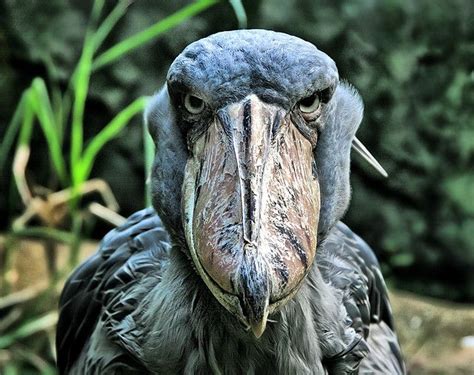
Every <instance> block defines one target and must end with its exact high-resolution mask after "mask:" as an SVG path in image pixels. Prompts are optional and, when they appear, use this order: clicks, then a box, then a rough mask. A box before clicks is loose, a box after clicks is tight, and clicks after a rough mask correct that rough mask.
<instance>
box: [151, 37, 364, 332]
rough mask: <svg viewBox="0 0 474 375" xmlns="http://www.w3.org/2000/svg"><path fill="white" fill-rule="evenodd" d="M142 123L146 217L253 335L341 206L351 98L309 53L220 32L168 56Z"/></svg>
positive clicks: (292, 44)
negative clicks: (148, 171) (147, 163)
mask: <svg viewBox="0 0 474 375" xmlns="http://www.w3.org/2000/svg"><path fill="white" fill-rule="evenodd" d="M145 119H146V121H147V122H148V126H149V130H150V132H151V134H152V136H153V138H154V140H155V144H156V147H157V153H156V158H155V163H154V166H153V172H152V194H153V204H154V207H155V209H156V210H157V212H158V213H159V214H160V216H161V217H162V219H163V221H164V222H165V224H166V226H167V228H168V230H169V231H170V232H171V234H172V236H173V237H174V239H175V241H178V242H181V243H182V244H183V245H184V246H183V247H184V248H185V249H186V250H185V251H186V252H187V253H188V255H189V257H190V258H191V259H192V262H193V264H194V267H195V269H196V270H197V273H198V274H199V276H200V277H201V278H202V280H203V281H204V283H205V284H206V286H207V287H208V288H209V290H210V291H211V292H212V294H213V295H214V297H215V298H216V299H217V300H218V301H219V303H220V304H222V305H223V306H224V307H225V308H226V309H227V310H228V311H230V312H231V313H232V314H234V315H235V316H236V317H237V318H238V319H239V320H240V321H241V322H242V323H244V325H245V326H246V327H248V328H251V329H252V331H253V332H254V334H255V336H257V337H260V336H261V335H262V333H263V332H264V330H265V327H266V322H267V317H268V315H269V314H272V313H273V312H275V311H277V310H278V309H279V308H281V307H282V306H283V305H284V304H285V303H286V302H287V301H288V300H290V299H291V298H292V297H293V296H294V295H295V293H296V292H297V291H298V289H299V287H300V286H301V285H302V282H303V280H304V279H305V276H306V275H307V273H308V272H309V271H310V269H311V267H312V264H313V261H314V259H315V254H316V251H317V248H318V243H320V241H321V240H322V239H323V238H324V237H325V235H326V234H327V232H328V231H329V230H330V229H331V228H332V226H333V225H334V224H335V223H336V222H337V221H338V220H339V219H340V218H341V216H342V215H343V213H344V212H345V210H346V208H347V206H348V203H349V196H350V187H349V166H350V149H351V145H352V144H353V142H355V132H356V130H357V127H358V126H359V124H360V121H361V119H362V102H361V100H360V98H359V96H358V95H357V93H356V92H355V90H354V89H352V88H351V87H350V86H349V85H347V84H343V83H340V82H339V78H338V71H337V68H336V65H335V63H334V61H333V60H332V59H331V58H330V57H329V56H327V55H326V54H325V53H323V52H321V51H319V50H318V49H317V48H316V47H315V46H314V45H312V44H311V43H309V42H306V41H304V40H302V39H299V38H296V37H293V36H290V35H286V34H282V33H276V32H272V31H265V30H242V31H230V32H222V33H218V34H215V35H212V36H209V37H207V38H204V39H201V40H199V41H197V42H194V43H192V44H191V45H189V46H188V47H187V48H186V49H185V50H184V51H183V52H182V53H181V54H180V55H179V56H178V57H177V58H176V60H175V61H174V62H173V64H172V65H171V67H170V69H169V72H168V75H167V82H166V84H165V85H164V87H163V88H162V89H161V91H159V92H158V93H157V94H156V95H155V96H154V97H153V99H152V100H151V101H150V104H149V105H148V108H147V110H146V113H145ZM357 146H358V148H359V151H360V150H362V152H365V150H364V149H363V146H362V145H361V144H358V143H357ZM366 156H367V157H368V158H370V156H369V154H366Z"/></svg>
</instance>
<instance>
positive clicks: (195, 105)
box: [184, 94, 204, 115]
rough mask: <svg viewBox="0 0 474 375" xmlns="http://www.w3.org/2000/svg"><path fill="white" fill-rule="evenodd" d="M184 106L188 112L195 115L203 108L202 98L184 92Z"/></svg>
mask: <svg viewBox="0 0 474 375" xmlns="http://www.w3.org/2000/svg"><path fill="white" fill-rule="evenodd" d="M184 108H186V110H187V111H188V112H189V113H192V114H193V115H197V114H198V113H201V112H202V111H203V110H204V100H202V99H201V98H199V97H197V96H195V95H191V94H186V96H185V97H184Z"/></svg>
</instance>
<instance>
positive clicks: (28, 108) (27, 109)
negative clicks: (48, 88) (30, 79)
mask: <svg viewBox="0 0 474 375" xmlns="http://www.w3.org/2000/svg"><path fill="white" fill-rule="evenodd" d="M33 96H34V92H33V89H32V88H31V87H30V88H29V89H28V90H27V91H26V96H25V99H26V100H25V106H24V109H23V119H22V120H23V121H22V123H21V130H20V135H19V136H18V147H20V146H24V145H28V146H29V145H30V140H31V133H32V132H33V121H34V106H33V104H32V103H33Z"/></svg>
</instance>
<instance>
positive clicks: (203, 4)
mask: <svg viewBox="0 0 474 375" xmlns="http://www.w3.org/2000/svg"><path fill="white" fill-rule="evenodd" d="M217 2H218V0H200V1H197V2H195V3H193V4H190V5H188V6H186V7H184V8H182V9H180V10H179V11H177V12H176V13H173V14H172V15H170V16H168V17H166V18H164V19H163V20H161V21H159V22H157V23H155V24H154V25H152V26H150V27H148V28H147V29H145V30H143V31H141V32H139V33H137V34H135V35H132V36H131V37H129V38H127V39H125V40H123V41H122V42H120V43H118V44H116V45H115V46H113V47H112V48H110V49H108V50H107V51H105V52H104V53H102V54H101V55H100V56H99V57H97V59H96V60H95V61H94V64H93V69H94V70H97V69H100V68H102V67H104V66H105V65H108V64H110V63H112V62H114V61H115V60H117V59H119V58H120V57H122V56H123V55H125V54H127V53H129V52H130V51H132V50H134V49H135V48H138V47H141V46H143V45H145V44H146V43H148V42H150V41H151V40H153V39H155V38H157V37H158V36H160V35H161V34H163V33H164V32H166V31H168V30H170V29H171V28H173V27H175V26H177V25H179V24H181V23H182V22H184V21H185V20H187V19H188V18H190V17H192V16H194V15H196V14H198V13H200V12H202V11H203V10H205V9H207V8H209V7H210V6H212V5H214V4H216V3H217Z"/></svg>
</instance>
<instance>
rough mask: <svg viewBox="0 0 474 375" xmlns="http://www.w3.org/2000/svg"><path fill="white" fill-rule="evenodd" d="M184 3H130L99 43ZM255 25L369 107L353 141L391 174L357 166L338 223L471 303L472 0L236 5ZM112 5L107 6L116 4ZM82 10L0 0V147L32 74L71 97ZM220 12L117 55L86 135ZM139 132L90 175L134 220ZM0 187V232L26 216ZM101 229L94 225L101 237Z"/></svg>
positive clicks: (39, 155) (210, 26)
mask: <svg viewBox="0 0 474 375" xmlns="http://www.w3.org/2000/svg"><path fill="white" fill-rule="evenodd" d="M188 3H189V1H152V0H140V1H136V2H135V3H133V4H132V5H131V6H130V8H129V10H128V12H127V14H126V15H125V17H124V18H123V20H122V21H121V22H120V23H119V25H118V27H117V28H116V29H114V30H115V31H114V32H113V34H112V36H111V37H110V38H109V39H108V40H107V42H106V46H107V45H109V46H110V45H113V44H114V43H116V42H117V41H119V40H122V39H123V38H125V37H126V36H129V35H132V34H134V33H136V32H138V31H140V30H143V29H144V28H145V27H147V26H148V25H151V24H152V23H154V22H156V21H157V20H159V19H161V18H163V17H164V16H166V15H168V14H170V13H172V12H173V11H175V10H178V9H180V8H181V7H182V6H183V5H185V4H188ZM243 3H244V6H245V8H246V10H247V13H248V17H249V25H248V26H249V28H268V29H273V30H277V31H283V32H287V33H290V34H294V35H296V36H299V37H302V38H304V39H307V40H309V41H311V42H313V43H314V44H316V45H317V46H318V48H320V49H321V50H323V51H324V52H326V53H327V54H329V55H330V56H331V57H332V58H333V59H334V60H335V61H336V63H337V65H338V67H339V72H340V76H341V77H342V78H343V79H346V80H347V81H349V82H351V83H352V84H353V85H354V86H355V87H356V88H357V89H358V90H359V92H360V94H361V96H362V97H363V99H364V102H365V117H364V120H363V123H362V126H361V128H360V130H359V133H358V137H359V138H360V139H361V140H362V141H363V142H364V143H365V145H366V146H367V147H368V148H369V149H370V150H371V152H372V153H373V154H374V155H375V156H376V157H377V158H378V160H379V161H380V162H381V164H382V165H384V167H385V168H386V169H387V171H388V172H389V174H390V177H389V178H388V179H383V178H381V177H379V176H377V175H376V174H375V172H373V171H372V170H371V168H370V167H369V166H368V165H367V164H365V162H364V161H362V160H361V159H360V158H358V157H357V156H354V163H353V173H352V183H353V199H352V205H351V207H350V209H349V211H348V213H347V215H346V217H345V221H346V222H347V223H348V224H349V225H350V226H351V227H352V229H353V230H355V231H356V232H357V233H358V234H360V235H361V236H362V237H363V238H364V239H365V240H366V241H367V242H368V243H369V244H370V245H371V246H372V247H373V248H374V249H375V252H376V253H377V255H378V257H379V259H380V260H381V263H382V266H383V271H384V273H385V275H386V277H387V279H388V281H389V283H390V284H391V285H392V286H394V287H396V288H401V289H405V290H410V291H415V292H417V293H420V294H425V295H430V296H435V297H442V298H446V299H450V300H456V301H462V302H474V245H473V237H474V173H473V171H472V169H473V167H474V109H473V108H474V73H473V70H474V21H473V20H474V2H472V1H471V0H456V1H449V2H448V1H441V0H434V1H433V0H419V1H403V0H385V1H376V0H360V1H357V2H354V1H349V0H347V1H342V0H337V1H329V0H327V1H309V0H293V1H290V0H287V1H277V0H261V1H244V2H243ZM112 5H113V3H112V2H110V4H109V3H108V7H109V8H111V7H112ZM90 8H91V2H90V1H79V0H76V1H72V0H71V1H63V0H50V1H45V0H44V1H34V0H31V1H13V0H0V137H2V135H3V134H4V132H5V129H6V127H7V124H8V122H9V120H10V118H11V115H12V113H13V110H14V109H15V107H16V104H17V102H18V100H19V97H20V95H21V93H22V91H23V90H24V89H25V88H26V87H28V86H29V85H30V84H31V81H32V79H33V78H34V77H36V76H41V77H44V78H45V79H46V80H47V82H49V83H52V82H54V83H58V84H59V85H60V86H61V87H62V88H65V85H66V82H67V81H68V79H69V76H70V74H71V72H72V70H73V68H74V66H75V64H76V62H77V59H78V57H79V55H80V52H81V46H82V42H83V38H84V32H85V26H86V21H87V19H88V16H89V12H90ZM237 26H238V25H237V21H236V18H235V15H234V13H233V11H232V10H231V7H230V5H229V4H228V3H226V2H222V3H220V4H218V5H216V6H214V7H212V8H211V9H209V10H207V11H205V12H204V13H202V14H201V15H199V16H197V17H194V18H193V19H191V20H189V21H187V22H186V23H184V24H182V25H181V26H179V27H178V28H176V29H174V30H172V31H171V32H168V33H167V34H166V36H165V37H163V38H161V39H159V40H158V41H157V42H154V43H150V44H148V45H147V46H146V47H142V48H140V49H139V50H137V51H134V52H133V53H131V54H129V55H127V56H125V57H124V58H122V59H121V60H120V61H118V62H116V63H114V64H112V65H110V66H108V67H107V68H105V69H104V70H101V71H99V72H98V73H97V74H95V75H94V76H93V79H92V81H91V90H90V93H89V97H88V102H87V108H86V121H85V123H86V135H87V136H88V137H90V136H92V135H93V134H95V133H97V131H98V130H99V129H100V128H101V126H103V124H105V123H107V121H108V120H109V119H110V118H112V117H113V115H114V114H116V113H117V112H118V111H119V110H120V109H121V108H123V107H124V106H125V105H127V104H128V103H130V102H131V101H132V100H133V99H134V98H136V97H138V96H141V95H151V94H153V92H154V91H155V90H157V89H158V88H159V87H160V85H161V84H162V83H163V77H164V75H165V73H166V70H167V68H168V66H169V64H170V62H171V61H172V60H173V59H174V57H176V55H177V54H178V53H179V52H180V51H181V50H182V49H183V48H184V47H185V46H186V45H187V44H189V43H190V42H192V41H194V40H196V39H199V38H201V37H204V36H207V35H209V34H211V33H214V32H217V31H221V30H229V29H235V28H237ZM33 145H34V147H33V148H32V152H33V157H32V158H31V161H30V164H29V178H30V179H31V180H32V181H35V182H36V183H39V184H43V185H47V182H48V178H49V177H50V176H49V175H48V171H49V170H50V169H49V167H48V165H49V159H48V152H47V148H46V145H45V142H44V138H43V136H42V134H41V133H40V132H39V131H37V132H35V133H34V140H33ZM142 150H143V146H142V127H141V122H140V119H139V118H136V119H135V120H134V121H133V122H132V124H130V126H128V127H127V128H126V130H125V131H124V132H123V135H122V136H121V137H120V138H118V139H117V140H115V141H113V142H112V143H110V144H109V145H108V146H107V147H106V148H105V150H104V151H103V152H102V154H101V156H100V157H99V159H98V162H97V163H96V166H95V169H94V171H93V176H100V177H102V178H104V179H105V180H106V181H108V182H109V183H110V185H111V186H112V190H113V191H114V193H115V195H116V196H117V199H118V201H119V203H120V206H121V214H122V215H125V216H126V215H129V214H130V213H132V212H133V211H135V210H138V209H140V208H142V207H143V206H144V204H145V203H144V179H145V178H144V176H145V173H144V167H143V151H142ZM3 176H4V177H3V179H2V180H1V181H0V191H1V194H0V231H6V230H7V229H8V226H9V224H10V223H11V220H12V218H14V217H15V216H17V215H18V214H19V213H21V211H22V209H23V207H22V205H21V202H20V200H19V198H18V195H17V194H16V192H15V190H14V189H13V188H12V187H11V186H12V184H11V174H10V173H3ZM106 229H107V228H106V227H101V226H98V227H97V228H96V229H95V230H94V232H93V233H94V235H95V236H97V237H100V236H101V235H102V234H103V232H104V231H105V230H106Z"/></svg>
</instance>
